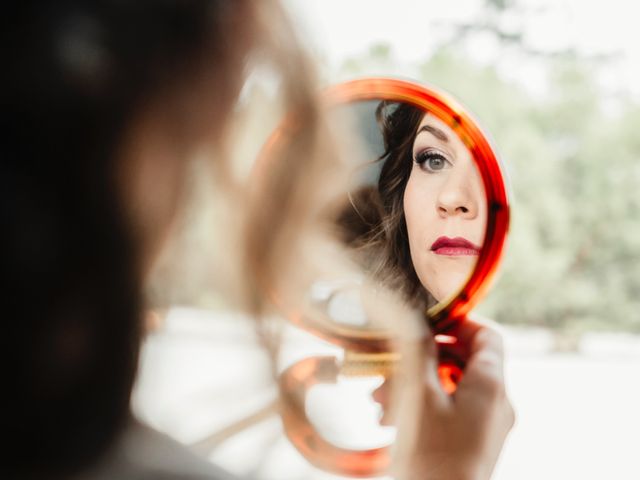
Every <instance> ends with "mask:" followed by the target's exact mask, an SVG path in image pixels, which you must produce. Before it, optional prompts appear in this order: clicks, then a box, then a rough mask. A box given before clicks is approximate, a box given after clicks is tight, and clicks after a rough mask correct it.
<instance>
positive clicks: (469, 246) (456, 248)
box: [431, 236, 482, 257]
mask: <svg viewBox="0 0 640 480" xmlns="http://www.w3.org/2000/svg"><path fill="white" fill-rule="evenodd" d="M481 249H482V247H479V246H478V245H475V244H473V243H471V242H470V241H469V240H467V239H466V238H463V237H455V238H449V237H444V236H443V237H439V238H438V239H437V240H436V241H435V242H433V244H432V245H431V251H432V252H433V253H435V254H436V255H446V256H451V257H454V256H462V255H479V254H480V250H481Z"/></svg>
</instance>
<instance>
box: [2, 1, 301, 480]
mask: <svg viewBox="0 0 640 480" xmlns="http://www.w3.org/2000/svg"><path fill="white" fill-rule="evenodd" d="M279 21H280V22H282V21H283V19H282V17H281V12H280V10H279V9H278V7H277V5H273V4H272V2H265V1H252V0H235V1H233V2H230V1H226V0H219V1H215V0H210V1H205V0H161V1H158V0H153V1H146V0H135V1H126V0H125V1H122V0H112V1H110V0H105V1H95V2H80V1H62V2H60V1H39V2H36V1H26V2H18V3H16V4H12V5H10V6H7V7H6V9H5V12H4V14H3V16H2V20H1V22H2V28H1V29H0V32H1V33H0V36H1V38H0V45H1V47H0V48H1V50H2V54H1V58H0V62H1V64H2V71H3V74H2V79H1V80H0V82H1V84H0V102H1V105H2V108H1V113H0V118H1V120H0V121H1V123H2V124H1V128H0V130H1V132H2V133H1V135H2V142H1V148H2V164H1V166H0V169H1V173H0V196H1V201H0V205H1V206H0V209H1V213H0V222H1V225H2V227H1V228H2V232H3V235H2V243H1V244H0V245H1V247H0V248H1V254H0V258H1V260H0V261H1V262H2V272H3V276H4V282H3V283H4V285H6V287H5V290H4V292H3V298H4V299H5V301H4V312H3V317H4V318H5V325H6V329H7V330H6V331H8V335H7V336H5V338H6V340H5V342H6V344H7V345H8V346H9V348H8V349H7V350H5V358H4V360H3V363H4V365H5V366H6V368H7V369H8V370H9V382H7V383H6V384H5V392H6V393H5V395H6V396H7V398H8V399H9V402H8V408H7V409H6V410H5V414H4V418H5V420H3V422H2V430H3V432H4V433H5V435H6V438H7V439H8V441H9V443H8V444H9V446H8V450H7V451H5V455H6V456H5V458H7V459H8V461H7V463H6V464H5V469H7V470H9V472H11V474H10V476H11V477H12V478H13V477H14V476H47V477H49V478H51V477H56V476H64V475H67V474H69V473H72V472H74V471H76V470H78V469H81V468H83V467H84V466H85V465H87V464H89V463H90V462H92V461H94V460H95V458H96V457H97V456H98V455H99V454H100V453H101V452H102V451H103V450H104V448H105V447H106V446H107V445H108V444H109V442H110V441H111V440H112V439H113V438H114V436H115V435H116V434H117V433H118V431H119V429H120V428H121V427H122V425H123V424H124V423H125V421H126V420H127V417H128V411H129V396H130V391H131V387H132V383H133V380H134V376H135V372H136V368H137V358H138V349H139V346H140V338H141V325H140V323H141V322H140V317H141V308H142V304H143V295H142V285H143V280H144V276H145V274H146V272H147V271H148V270H149V267H150V265H151V264H152V263H153V260H154V258H155V256H156V254H157V252H158V251H159V250H160V247H161V246H162V244H163V240H164V237H166V235H167V232H168V230H169V226H170V225H171V223H172V221H173V217H174V213H175V211H176V209H177V207H178V204H179V200H180V196H181V193H182V189H183V185H182V179H183V177H184V167H183V165H184V164H185V162H186V159H188V158H189V157H190V156H192V155H193V153H194V151H196V150H197V149H198V148H200V147H201V146H202V144H209V145H214V146H216V145H218V144H219V143H221V142H222V141H223V140H224V138H225V137H226V131H225V128H226V127H227V122H228V119H229V116H230V113H231V111H232V110H233V107H234V105H235V103H236V101H237V98H238V94H239V91H240V89H241V87H242V84H243V80H244V73H245V67H246V64H247V60H248V59H249V58H250V57H251V55H255V54H257V53H260V52H262V53H265V52H266V53H267V54H269V52H270V53H271V54H272V55H273V57H274V58H276V57H277V59H279V60H278V61H280V63H279V65H280V68H281V69H282V70H283V71H285V72H284V76H285V77H286V76H287V75H289V73H288V72H293V71H297V72H298V77H297V78H296V79H295V81H293V80H292V81H290V82H289V86H288V87H287V86H286V85H285V87H287V88H289V90H290V92H291V93H292V95H293V96H294V97H296V98H298V99H304V98H310V95H308V92H309V91H310V87H309V86H308V85H307V83H305V80H304V79H303V78H300V75H301V74H300V72H304V68H301V67H300V63H299V62H300V60H299V59H298V58H297V57H296V56H295V55H289V53H290V52H288V51H287V48H291V47H290V45H289V43H287V42H284V41H283V39H282V38H281V37H282V36H283V35H284V36H286V35H287V34H288V30H286V28H283V24H280V23H278V22H279ZM284 24H285V26H286V22H284ZM278 35H280V37H279V36H278ZM293 43H294V44H295V42H293ZM258 46H259V47H260V48H258ZM276 63H277V61H276ZM292 85H295V88H293V87H292ZM306 114H307V115H313V111H312V109H311V110H309V109H307V110H306ZM285 193H286V192H285ZM285 197H286V195H285V194H284V193H283V197H282V198H283V199H284V198H285ZM277 207H278V205H277V199H276V204H274V205H273V208H274V209H275V208H277ZM264 213H265V212H263V214H264ZM268 218H269V215H268V212H267V213H266V219H267V220H268ZM249 233H250V232H249ZM267 240H268V238H263V239H262V241H264V242H266V243H267V245H268V241H267ZM252 258H254V260H255V258H258V257H252ZM264 261H265V264H267V265H271V264H269V258H268V255H265V256H264ZM256 262H258V260H256ZM255 267H256V269H257V270H260V268H259V265H255ZM265 268H267V269H268V267H265ZM262 271H263V273H264V269H262Z"/></svg>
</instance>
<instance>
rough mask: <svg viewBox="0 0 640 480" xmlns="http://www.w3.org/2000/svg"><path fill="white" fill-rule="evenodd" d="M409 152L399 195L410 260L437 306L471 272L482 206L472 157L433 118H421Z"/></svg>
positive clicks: (479, 242)
mask: <svg viewBox="0 0 640 480" xmlns="http://www.w3.org/2000/svg"><path fill="white" fill-rule="evenodd" d="M412 152H413V166H412V169H411V174H410V176H409V180H408V182H407V186H406V188H405V192H404V213H405V218H406V222H407V231H408V234H409V248H410V251H411V260H412V262H413V266H414V268H415V270H416V273H417V274H418V278H419V279H420V282H421V283H422V285H423V286H424V287H425V288H426V289H427V290H428V291H429V292H430V293H431V294H432V295H433V296H434V297H435V299H436V300H438V301H442V300H444V299H445V298H447V297H448V296H449V295H451V294H453V293H455V292H457V291H458V290H459V289H460V288H461V287H462V286H463V285H464V283H465V282H466V280H467V278H468V277H469V274H470V273H471V272H472V270H473V268H474V266H475V263H476V261H477V259H478V255H479V253H480V249H481V247H482V243H483V241H484V232H485V226H486V221H487V202H486V198H485V194H484V188H483V185H482V179H481V177H480V174H479V173H478V171H477V169H476V166H475V164H474V161H473V158H472V156H471V153H470V152H469V150H468V149H467V148H466V147H465V146H464V144H463V143H462V141H461V140H460V139H459V138H458V136H457V135H456V134H455V133H454V132H453V131H452V130H451V129H450V128H449V127H448V126H447V125H446V124H444V123H443V122H442V121H440V120H439V119H437V118H435V117H434V116H433V115H429V114H425V116H424V117H423V118H422V120H421V122H420V125H419V126H418V130H417V134H416V136H415V139H414V142H413V151H412Z"/></svg>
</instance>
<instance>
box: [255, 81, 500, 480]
mask: <svg viewBox="0 0 640 480" xmlns="http://www.w3.org/2000/svg"><path fill="white" fill-rule="evenodd" d="M324 100H325V102H326V106H327V110H328V112H327V115H328V118H329V124H330V126H331V127H332V128H333V129H334V130H335V131H334V132H333V133H334V137H335V138H336V141H338V142H342V143H344V144H345V145H346V146H347V148H348V151H349V155H348V157H349V161H350V162H351V164H350V166H349V172H350V173H349V179H348V182H347V185H348V186H347V188H346V191H345V192H344V195H342V197H341V198H340V199H339V200H338V201H337V202H336V203H335V204H334V205H330V206H328V207H327V211H328V212H329V213H328V215H329V217H330V218H331V221H332V224H333V225H334V227H335V232H336V235H337V236H338V238H339V240H340V241H341V242H342V243H343V244H344V245H345V246H346V247H347V250H348V251H349V252H350V253H351V255H352V257H353V258H354V259H355V261H356V263H357V264H358V265H360V266H361V267H362V269H363V271H364V272H366V273H367V275H368V276H370V277H373V278H375V279H377V280H378V281H379V282H380V283H382V284H384V286H385V287H386V288H390V289H391V290H393V291H396V292H398V293H399V294H400V296H401V297H402V298H403V299H404V300H406V302H407V303H408V304H409V305H410V306H412V307H414V308H417V309H419V310H420V311H422V312H424V317H425V321H426V322H428V323H429V325H430V327H431V329H432V331H433V333H434V334H435V337H436V342H437V343H438V345H439V356H440V376H441V380H442V382H443V386H444V388H445V389H447V390H448V391H451V392H452V391H453V390H455V384H456V382H457V380H458V379H459V377H460V375H461V374H462V371H463V369H464V361H463V360H462V359H461V358H460V357H459V356H457V355H456V354H455V352H456V348H455V346H456V343H457V338H456V327H457V325H459V324H460V322H463V321H464V318H465V315H466V314H467V313H468V312H469V310H470V309H471V308H472V307H473V306H474V305H475V304H477V302H478V301H479V300H480V298H481V297H482V295H483V294H484V293H485V292H486V290H487V288H488V286H489V284H490V282H491V280H492V277H493V275H494V273H495V272H496V270H497V267H498V264H499V261H500V258H501V255H502V251H503V246H504V241H505V237H506V233H507V228H508V220H509V207H508V201H507V193H506V187H505V181H504V177H503V175H502V170H501V167H500V163H499V161H498V159H497V157H496V154H495V152H494V150H493V149H492V147H491V145H490V143H489V141H488V140H487V137H486V136H485V135H484V134H483V132H482V130H481V129H480V127H479V126H478V124H477V122H476V121H475V120H474V119H473V118H472V117H471V115H470V114H469V113H468V112H467V111H465V110H464V109H463V108H462V107H461V106H460V105H459V104H458V103H457V102H456V101H455V100H454V99H452V98H451V97H449V96H448V95H446V94H444V93H442V92H439V91H437V90H435V89H433V88H429V87H425V86H423V85H419V84H415V83H411V82H407V81H401V80H395V79H381V78H373V79H363V80H357V81H352V82H348V83H343V84H340V85H337V86H334V87H332V88H330V89H328V90H327V91H326V92H325V93H324ZM295 128H296V127H295V126H294V128H293V129H292V128H291V126H290V125H289V128H288V129H285V128H282V129H281V130H280V131H278V132H277V133H276V135H274V137H272V139H271V141H270V142H269V144H268V146H267V147H266V149H265V152H264V153H263V155H262V157H261V160H260V162H259V165H258V168H260V169H263V170H262V171H264V169H268V168H269V162H270V161H274V160H273V156H271V155H270V154H269V152H273V149H276V148H278V144H279V142H287V141H292V140H291V139H292V138H294V137H293V136H294V135H295ZM362 282H363V279H362V278H359V277H353V278H342V279H339V280H337V281H336V280H335V279H332V280H318V281H317V282H315V283H314V284H313V285H312V287H311V288H310V289H309V292H308V298H307V299H305V301H306V302H307V303H308V304H309V305H311V306H312V307H313V308H312V309H310V311H316V312H321V314H319V315H313V314H307V313H305V314H300V313H294V312H292V311H289V310H287V306H286V305H283V306H282V307H283V309H284V311H285V312H287V316H288V318H289V320H290V321H291V322H292V323H294V324H295V325H297V326H299V327H301V328H303V329H305V330H306V331H308V332H311V333H312V334H314V335H315V336H317V337H320V338H322V339H324V340H326V341H328V342H330V343H332V344H334V345H337V346H339V347H341V348H342V349H344V354H343V355H341V356H315V357H313V356H311V357H308V358H305V359H303V360H299V361H297V362H295V363H293V364H291V365H288V366H287V368H286V369H284V370H283V371H282V372H281V374H280V388H281V393H282V399H283V403H284V408H283V413H282V415H283V420H284V427H285V431H286V433H287V434H288V436H289V438H290V440H291V441H292V443H293V444H294V445H295V446H296V448H297V449H298V450H299V451H300V452H301V453H302V454H303V455H304V456H305V457H306V458H307V459H309V460H310V461H311V462H312V463H313V464H315V465H316V466H319V467H320V468H323V469H326V470H330V471H333V472H337V473H341V474H346V475H351V476H370V475H377V474H380V473H383V472H384V471H385V469H386V468H387V467H388V464H389V454H388V448H387V446H385V445H383V446H379V445H373V444H376V442H375V441H373V442H370V443H372V445H368V446H367V445H365V444H366V442H365V444H363V445H364V446H363V447H362V448H360V449H356V448H354V447H350V446H348V445H347V446H345V445H338V443H340V442H339V441H338V440H334V441H330V440H329V439H327V435H326V434H325V435H324V436H323V435H322V434H320V433H318V431H322V430H323V428H322V425H318V422H317V421H311V420H310V419H309V402H308V397H311V395H307V394H308V393H309V392H310V391H311V390H312V389H315V390H316V391H317V390H318V389H317V386H318V385H319V384H332V385H333V384H335V385H337V384H339V383H340V381H341V378H344V377H347V378H348V377H360V378H361V377H363V376H375V375H378V376H385V375H386V372H387V371H388V370H387V369H388V366H389V365H390V364H393V362H394V353H392V352H391V351H390V349H389V341H390V339H393V338H394V335H395V334H396V333H395V332H394V331H393V328H389V327H386V328H381V327H380V326H379V325H378V324H376V323H373V322H372V321H371V318H372V315H370V313H371V312H367V310H366V305H367V303H368V302H367V301H365V300H366V299H363V295H367V294H369V295H370V294H371V293H370V290H367V289H363V288H362ZM368 291H369V293H367V292H368ZM374 294H375V291H374ZM330 395H331V394H330ZM343 403H347V402H346V401H345V402H343ZM363 409H364V408H363ZM325 416H326V415H325ZM337 438H338V439H339V438H340V435H338V437H337ZM380 438H385V439H387V442H388V438H390V437H389V434H388V432H387V431H384V432H381V433H380ZM382 443H384V442H382Z"/></svg>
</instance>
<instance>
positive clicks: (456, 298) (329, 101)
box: [254, 77, 510, 352]
mask: <svg viewBox="0 0 640 480" xmlns="http://www.w3.org/2000/svg"><path fill="white" fill-rule="evenodd" d="M367 100H378V101H382V100H386V101H391V102H404V103H409V104H411V105H414V106H416V107H418V108H421V109H423V110H425V111H427V112H429V113H430V114H433V115H435V116H436V117H437V118H438V119H440V120H441V121H443V122H444V123H445V124H446V125H448V126H449V127H450V128H451V129H452V130H453V131H454V132H455V133H456V134H457V135H458V136H459V137H460V138H461V139H462V141H463V143H464V144H465V145H466V146H467V148H468V149H469V151H470V152H471V154H472V157H473V159H474V161H475V164H476V166H477V168H478V170H479V172H480V175H481V178H482V181H483V185H484V189H485V196H486V199H487V207H488V208H487V227H486V231H485V239H484V244H483V247H482V250H481V251H480V255H479V257H478V261H477V262H476V265H475V268H474V270H473V272H472V274H471V275H470V277H469V279H468V280H467V282H466V284H465V285H464V287H462V288H461V289H460V290H459V291H458V292H457V293H456V294H454V295H453V296H452V297H451V298H449V299H448V300H445V301H442V302H439V303H438V304H437V305H435V306H434V307H432V308H431V309H429V310H428V311H427V312H426V315H427V317H428V319H429V322H430V324H431V327H432V330H433V333H434V334H446V333H448V332H451V331H453V330H454V329H455V327H456V325H457V324H458V322H460V321H462V319H464V317H465V316H466V315H467V314H468V313H469V311H470V310H471V309H472V308H473V307H474V306H475V305H477V304H478V302H479V301H480V300H481V299H482V298H483V297H484V295H485V294H486V293H487V291H488V290H489V288H490V286H491V284H492V282H493V280H494V279H495V275H496V273H497V271H498V268H499V266H500V263H501V261H502V257H503V253H504V247H505V242H506V237H507V233H508V229H509V219H510V209H509V199H508V190H507V186H506V181H505V177H504V175H503V168H502V165H501V162H500V160H499V159H498V157H497V155H496V153H495V150H494V149H493V148H492V146H491V144H490V142H489V140H488V138H487V136H486V135H485V134H484V132H483V131H482V129H481V128H480V126H479V125H478V123H477V122H476V121H475V119H474V118H473V116H472V115H471V114H470V113H469V112H468V111H467V110H466V109H465V108H464V107H462V105H461V104H460V103H459V102H458V101H456V100H455V99H454V98H452V97H451V96H450V95H448V94H446V93H444V92H442V91H440V90H438V89H436V88H434V87H431V86H425V85H422V84H419V83H415V82H411V81H407V80H400V79H394V78H384V77H369V78H362V79H358V80H352V81H349V82H344V83H340V84H337V85H334V86H332V87H329V88H328V89H326V90H325V91H324V92H323V94H322V101H323V103H324V105H325V106H326V107H327V108H331V107H336V106H339V105H344V104H348V103H353V102H358V101H367ZM282 141H286V135H284V134H283V131H282V129H279V130H277V131H276V132H275V133H274V134H273V135H272V137H271V138H270V139H269V141H268V142H267V144H266V145H265V147H264V149H263V151H262V153H261V155H260V157H259V159H258V162H257V165H256V169H255V170H254V174H255V175H256V176H257V177H258V181H259V177H260V172H262V171H263V170H264V169H266V168H268V162H269V152H270V151H271V149H272V148H274V146H275V145H276V144H277V143H278V142H282ZM276 296H277V295H274V297H276ZM281 307H284V306H281ZM284 309H285V311H286V307H284ZM287 316H288V317H289V319H290V320H291V321H292V322H293V323H294V324H296V325H298V326H300V327H302V328H304V329H305V330H307V331H310V332H311V333H313V334H314V335H316V336H318V337H320V338H323V339H325V340H327V341H329V342H331V343H333V344H336V345H339V346H342V347H343V348H347V349H349V350H352V351H363V352H364V351H366V352H383V351H388V347H389V341H391V340H392V338H390V336H391V335H392V332H389V331H388V330H384V331H383V330H356V329H353V328H347V327H342V326H339V325H331V326H330V327H328V326H327V325H326V322H321V323H318V322H314V321H313V320H311V319H310V318H306V316H305V315H303V314H301V313H298V312H291V311H288V312H287Z"/></svg>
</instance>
